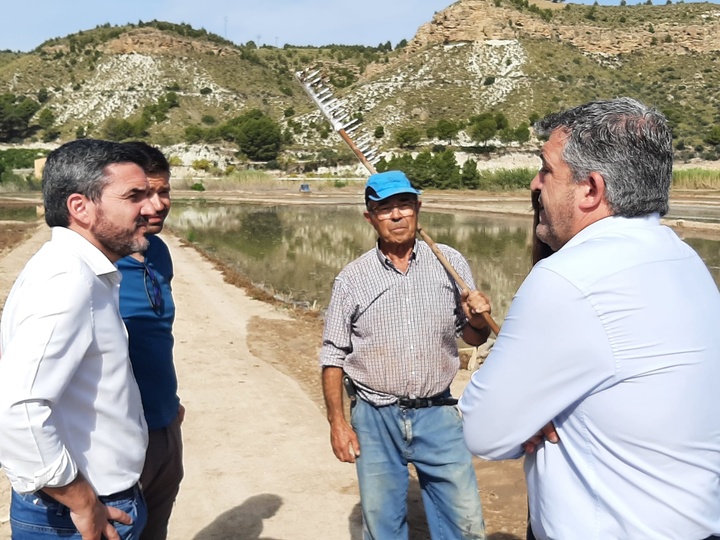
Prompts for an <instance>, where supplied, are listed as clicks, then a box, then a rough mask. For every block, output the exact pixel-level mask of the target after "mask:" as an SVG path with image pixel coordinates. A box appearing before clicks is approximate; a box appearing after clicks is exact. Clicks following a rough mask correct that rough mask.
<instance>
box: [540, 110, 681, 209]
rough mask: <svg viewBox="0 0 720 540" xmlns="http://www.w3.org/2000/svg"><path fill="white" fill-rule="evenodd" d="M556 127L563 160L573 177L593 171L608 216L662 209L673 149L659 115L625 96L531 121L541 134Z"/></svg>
mask: <svg viewBox="0 0 720 540" xmlns="http://www.w3.org/2000/svg"><path fill="white" fill-rule="evenodd" d="M556 129H559V130H561V131H563V132H564V133H565V134H566V135H567V142H566V144H565V149H564V150H563V159H564V160H565V162H566V163H567V164H568V165H569V167H570V170H571V171H572V174H573V180H574V181H575V182H580V181H582V180H584V179H585V178H587V176H588V175H589V174H590V173H591V172H593V171H595V172H599V173H600V174H601V175H602V176H603V178H604V179H605V197H606V200H607V202H608V205H609V206H610V209H611V210H612V212H613V214H614V215H617V216H623V217H638V216H646V215H649V214H652V213H654V212H659V213H660V215H661V216H662V215H665V214H666V213H667V211H668V198H669V196H670V184H671V183H672V163H673V153H672V133H671V132H670V128H669V127H668V125H667V121H666V119H665V116H664V115H663V114H662V113H660V112H659V111H657V110H656V109H653V108H651V107H648V106H646V105H643V104H642V103H640V102H639V101H636V100H634V99H631V98H627V97H623V98H617V99H612V100H607V101H592V102H590V103H586V104H584V105H580V106H578V107H575V108H573V109H569V110H567V111H564V112H561V113H557V114H551V115H549V116H547V117H545V118H543V119H542V120H540V121H538V122H537V123H536V124H535V130H536V132H537V133H538V134H539V135H541V136H545V137H549V136H550V134H551V133H552V132H553V131H555V130H556Z"/></svg>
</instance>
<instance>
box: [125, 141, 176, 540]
mask: <svg viewBox="0 0 720 540" xmlns="http://www.w3.org/2000/svg"><path fill="white" fill-rule="evenodd" d="M125 144H127V145H130V146H133V147H134V148H136V149H137V150H140V151H141V152H142V153H143V154H144V155H145V156H147V161H146V164H145V165H144V166H143V168H144V170H145V174H146V176H147V179H148V182H149V184H150V190H151V192H150V201H151V202H152V204H153V207H154V208H155V215H153V216H150V217H149V218H148V231H147V239H148V241H149V243H148V248H147V250H146V251H144V252H140V253H134V254H133V255H130V256H128V257H125V258H123V259H120V260H119V261H118V263H117V266H118V269H119V270H120V272H121V273H122V277H123V278H122V283H121V284H120V313H121V314H122V317H123V320H124V321H125V325H126V326H127V330H128V338H129V346H130V361H131V362H132V367H133V372H134V373H135V378H136V379H137V382H138V386H139V387H140V395H141V397H142V404H143V409H144V410H145V420H146V421H147V424H148V431H149V443H148V449H147V454H146V457H145V466H144V468H143V472H142V475H141V477H140V484H141V485H142V489H143V494H144V495H145V500H146V502H147V506H148V523H147V525H146V526H145V529H144V530H143V532H142V536H141V540H164V539H165V538H166V537H167V526H168V521H169V520H170V513H171V512H172V507H173V504H174V502H175V498H176V497H177V494H178V491H179V489H180V481H181V480H182V477H183V464H182V438H181V432H180V424H181V423H182V420H183V416H184V413H185V409H184V407H183V406H182V405H181V404H180V398H179V397H178V395H177V376H176V375H175V365H174V363H173V344H174V338H173V334H172V326H173V321H174V319H175V304H174V302H173V297H172V288H171V285H170V282H171V280H172V277H173V264H172V259H171V257H170V251H169V250H168V247H167V245H166V244H165V242H163V241H162V240H161V239H160V238H158V237H157V236H156V235H157V234H158V233H159V232H160V231H162V228H163V225H164V223H165V218H166V217H167V215H168V212H169V210H170V165H169V163H168V161H167V159H165V156H164V155H163V154H162V152H160V150H158V149H157V148H154V147H152V146H150V145H148V144H146V143H143V142H130V143H125Z"/></svg>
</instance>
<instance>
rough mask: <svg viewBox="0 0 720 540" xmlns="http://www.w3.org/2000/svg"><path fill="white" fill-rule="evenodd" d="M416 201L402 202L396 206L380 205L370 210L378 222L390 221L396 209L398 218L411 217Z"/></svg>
mask: <svg viewBox="0 0 720 540" xmlns="http://www.w3.org/2000/svg"><path fill="white" fill-rule="evenodd" d="M416 206H417V201H403V202H399V203H396V204H381V205H380V206H376V207H375V208H373V209H371V210H370V212H372V213H373V214H374V215H375V217H376V218H378V219H380V220H386V219H392V216H393V211H394V210H395V209H396V208H397V211H398V214H400V217H408V216H411V215H413V213H414V212H415V208H416Z"/></svg>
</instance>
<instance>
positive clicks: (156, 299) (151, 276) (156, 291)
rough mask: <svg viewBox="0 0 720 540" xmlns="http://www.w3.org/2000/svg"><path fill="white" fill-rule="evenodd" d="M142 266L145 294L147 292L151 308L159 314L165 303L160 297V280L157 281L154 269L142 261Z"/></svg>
mask: <svg viewBox="0 0 720 540" xmlns="http://www.w3.org/2000/svg"><path fill="white" fill-rule="evenodd" d="M143 268H144V272H143V274H144V276H143V277H144V279H143V281H144V282H145V294H147V297H148V300H149V301H150V305H151V306H152V308H153V311H154V312H155V313H157V314H160V312H161V311H162V309H163V307H164V306H165V303H164V302H163V297H162V289H160V282H159V281H158V278H157V275H156V274H155V271H154V270H153V269H152V268H150V267H149V266H148V265H147V264H145V263H143ZM148 281H149V282H150V286H148Z"/></svg>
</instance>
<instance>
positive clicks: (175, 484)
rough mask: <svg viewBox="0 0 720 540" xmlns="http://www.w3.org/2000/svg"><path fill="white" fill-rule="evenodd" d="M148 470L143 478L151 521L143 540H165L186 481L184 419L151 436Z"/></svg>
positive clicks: (145, 468) (146, 466)
mask: <svg viewBox="0 0 720 540" xmlns="http://www.w3.org/2000/svg"><path fill="white" fill-rule="evenodd" d="M148 435H149V441H148V448H147V453H146V455H145V467H144V468H143V472H142V475H141V476H140V484H141V485H142V491H143V495H144V496H145V501H146V502H147V509H148V521H147V525H146V526H145V529H143V532H142V536H141V537H140V540H165V538H167V533H168V521H170V514H171V513H172V509H173V505H174V504H175V498H176V497H177V494H178V491H179V490H180V481H181V480H182V478H183V446H182V434H181V431H180V419H179V417H178V418H175V420H173V421H172V423H171V424H170V425H169V426H168V427H166V428H163V429H153V430H151V431H150V432H149V434H148Z"/></svg>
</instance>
